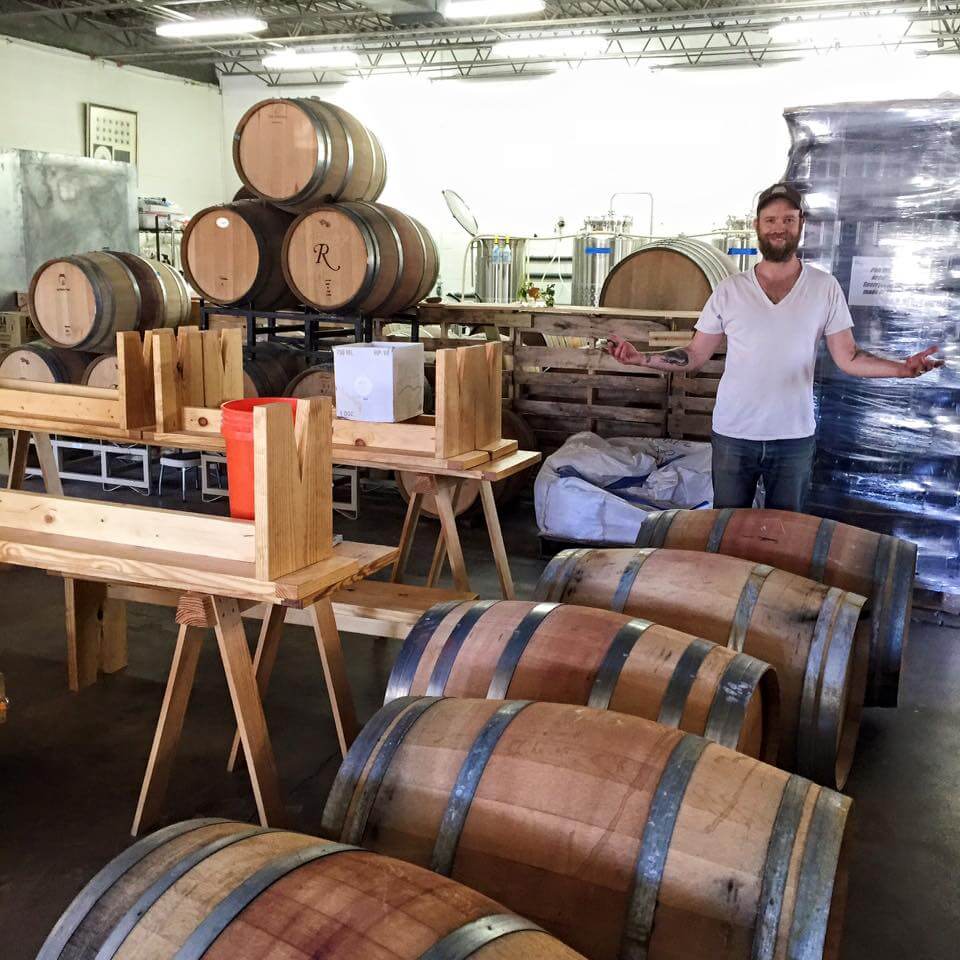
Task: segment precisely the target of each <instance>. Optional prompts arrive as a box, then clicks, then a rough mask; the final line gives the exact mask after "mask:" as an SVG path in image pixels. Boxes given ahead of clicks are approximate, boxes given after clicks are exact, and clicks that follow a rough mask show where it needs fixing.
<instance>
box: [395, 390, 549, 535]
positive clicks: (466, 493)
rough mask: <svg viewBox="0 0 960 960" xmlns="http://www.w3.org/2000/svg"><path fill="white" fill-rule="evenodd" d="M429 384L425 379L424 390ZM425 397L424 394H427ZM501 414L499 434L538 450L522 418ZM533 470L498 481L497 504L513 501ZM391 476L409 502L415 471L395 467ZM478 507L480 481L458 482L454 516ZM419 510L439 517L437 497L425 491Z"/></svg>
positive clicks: (496, 488)
mask: <svg viewBox="0 0 960 960" xmlns="http://www.w3.org/2000/svg"><path fill="white" fill-rule="evenodd" d="M428 386H429V385H428V384H427V382H426V381H424V390H426V388H427V387H428ZM424 396H425V397H426V394H425V395H424ZM500 416H501V420H500V433H501V435H502V436H503V437H504V438H506V439H507V440H516V441H517V443H518V444H519V449H520V450H536V449H537V438H536V435H535V434H534V432H533V430H531V429H530V425H529V424H528V423H527V421H526V420H525V419H524V418H523V417H521V416H520V415H519V414H517V413H514V412H513V411H512V410H508V409H507V408H506V407H504V409H503V410H502V411H501V414H500ZM532 469H533V468H532V467H531V468H530V469H527V470H523V471H521V472H520V473H515V474H514V475H513V476H512V477H507V479H506V480H498V481H497V482H496V483H495V484H494V485H493V497H494V500H496V502H497V505H498V506H506V505H507V504H509V503H512V502H513V501H514V500H515V499H516V498H517V497H518V496H519V495H520V494H521V493H522V492H523V489H524V487H526V485H527V482H528V480H529V479H530V471H531V470H532ZM394 479H395V480H396V483H397V491H398V492H399V494H400V496H401V497H402V498H403V501H404V503H409V502H410V498H411V497H412V496H413V492H414V485H415V484H416V480H417V474H415V473H409V472H406V471H403V470H397V471H396V472H395V473H394ZM480 506H481V503H480V481H479V480H464V481H463V482H462V483H461V484H460V488H459V490H458V491H457V497H456V500H455V501H454V504H453V512H454V516H457V517H459V516H460V515H461V514H464V513H467V512H468V511H471V510H473V511H476V510H479V509H480ZM420 509H421V512H422V513H424V514H425V515H426V516H428V517H433V518H434V519H435V520H437V519H439V518H440V512H439V510H437V498H436V497H434V496H433V494H429V493H427V494H424V496H423V500H422V502H421V507H420Z"/></svg>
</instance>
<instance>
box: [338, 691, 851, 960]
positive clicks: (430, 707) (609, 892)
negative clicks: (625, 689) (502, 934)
mask: <svg viewBox="0 0 960 960" xmlns="http://www.w3.org/2000/svg"><path fill="white" fill-rule="evenodd" d="M849 808H850V801H849V800H848V799H847V798H845V797H842V796H840V795H839V794H837V793H834V792H833V791H831V790H828V789H825V788H823V787H818V786H816V785H815V784H813V783H811V782H810V781H808V780H805V779H803V778H802V777H799V776H791V775H790V774H787V773H785V772H783V771H781V770H778V769H777V768H776V767H772V766H769V765H767V764H765V763H762V762H761V761H759V760H755V759H753V758H751V757H747V756H745V755H744V754H741V753H734V752H733V751H731V750H728V749H726V748H725V747H721V746H719V745H718V744H715V743H711V742H710V741H708V740H705V739H703V738H702V737H697V736H694V735H692V734H685V733H682V732H680V731H679V730H671V729H669V728H668V727H664V726H662V725H660V724H657V723H653V722H651V721H649V720H643V719H641V718H639V717H630V716H625V715H624V714H620V713H616V712H614V711H612V710H591V709H589V708H587V707H578V706H571V705H568V704H554V703H531V702H530V701H527V700H508V701H506V702H503V701H495V700H461V699H437V698H434V697H423V698H403V699H400V700H394V701H393V702H392V703H390V704H388V705H387V706H385V707H383V708H382V709H381V710H380V712H379V713H377V714H376V715H375V716H374V717H373V719H371V720H370V722H369V723H368V724H367V726H366V727H365V728H364V730H363V731H362V732H361V734H360V736H359V737H358V739H357V740H356V742H355V743H354V745H353V747H352V748H351V749H350V752H349V753H348V755H347V757H346V759H345V760H344V763H343V766H342V767H341V768H340V772H339V773H338V775H337V779H336V781H335V783H334V786H333V789H332V791H331V793H330V796H329V798H328V800H327V806H326V809H325V810H324V814H323V830H324V833H325V835H326V836H331V837H336V838H339V839H340V840H341V841H342V842H344V843H358V844H363V845H364V846H367V847H368V848H369V849H371V850H376V851H378V852H380V853H387V854H389V855H391V856H400V857H402V858H403V859H405V860H410V861H411V862H413V863H417V864H420V865H422V866H429V867H430V868H431V869H432V870H435V871H436V872H438V873H442V874H444V875H445V876H449V877H452V878H453V879H455V880H458V881H459V882H461V883H465V884H467V885H468V886H470V887H472V888H473V889H475V890H479V891H480V892H481V893H484V894H486V895H487V896H491V897H494V898H495V899H497V900H498V901H500V902H502V903H504V904H506V905H507V906H509V907H510V908H511V909H513V910H517V911H518V912H520V913H523V914H524V916H528V917H530V918H531V919H532V920H534V921H535V922H537V923H539V924H540V925H541V926H543V927H544V928H545V929H546V930H548V931H550V932H551V933H553V934H554V935H555V936H557V937H559V938H560V939H561V940H563V941H564V942H565V943H568V944H569V945H570V946H571V947H573V948H574V949H576V950H579V951H580V952H581V953H583V954H584V955H585V956H588V957H590V958H591V960H615V958H622V960H628V958H634V957H649V958H650V960H705V958H709V960H754V958H765V960H772V958H775V957H776V958H781V957H796V958H800V957H803V958H809V960H815V958H819V957H829V958H835V957H836V956H837V954H838V948H839V943H838V941H839V934H840V928H841V926H842V920H843V910H844V899H845V898H844V894H845V869H844V868H843V864H842V857H841V853H842V841H843V839H844V829H845V825H846V819H847V813H848V811H849Z"/></svg>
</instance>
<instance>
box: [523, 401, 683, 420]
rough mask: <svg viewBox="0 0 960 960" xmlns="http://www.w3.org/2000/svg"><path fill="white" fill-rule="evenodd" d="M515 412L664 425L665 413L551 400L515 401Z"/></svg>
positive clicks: (639, 408)
mask: <svg viewBox="0 0 960 960" xmlns="http://www.w3.org/2000/svg"><path fill="white" fill-rule="evenodd" d="M513 408H514V410H516V411H518V412H519V413H534V414H537V415H539V416H542V417H543V416H551V415H556V416H558V417H583V418H584V419H587V420H620V421H627V422H630V423H662V422H663V418H664V416H665V411H664V410H662V409H660V410H645V409H643V408H641V407H618V406H603V405H593V406H588V405H587V404H581V403H561V402H558V401H550V400H523V399H520V400H514V401H513Z"/></svg>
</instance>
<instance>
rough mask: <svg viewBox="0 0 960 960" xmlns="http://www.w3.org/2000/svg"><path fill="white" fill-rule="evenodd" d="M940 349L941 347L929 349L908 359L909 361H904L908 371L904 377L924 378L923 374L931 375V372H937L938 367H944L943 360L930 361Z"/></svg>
mask: <svg viewBox="0 0 960 960" xmlns="http://www.w3.org/2000/svg"><path fill="white" fill-rule="evenodd" d="M939 349H940V348H939V347H927V349H926V350H921V351H920V352H919V353H915V354H914V355H913V356H912V357H907V359H906V360H904V361H903V366H904V368H905V370H906V372H905V373H904V377H922V376H923V374H925V373H929V372H930V371H931V370H936V369H937V367H942V366H943V363H944V361H943V360H931V359H930V358H931V357H932V356H933V355H934V354H935V353H936V352H937V351H938V350H939Z"/></svg>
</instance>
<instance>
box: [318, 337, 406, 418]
mask: <svg viewBox="0 0 960 960" xmlns="http://www.w3.org/2000/svg"><path fill="white" fill-rule="evenodd" d="M333 369H334V377H335V379H336V382H337V383H336V389H337V416H338V417H342V418H343V419H345V420H363V421H366V422H368V423H399V422H400V421H402V420H409V419H411V418H412V417H418V416H420V414H422V413H423V344H422V343H352V344H350V345H348V346H341V347H334V348H333Z"/></svg>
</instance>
